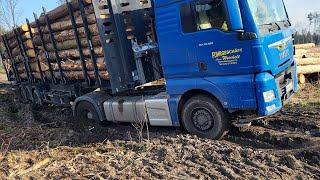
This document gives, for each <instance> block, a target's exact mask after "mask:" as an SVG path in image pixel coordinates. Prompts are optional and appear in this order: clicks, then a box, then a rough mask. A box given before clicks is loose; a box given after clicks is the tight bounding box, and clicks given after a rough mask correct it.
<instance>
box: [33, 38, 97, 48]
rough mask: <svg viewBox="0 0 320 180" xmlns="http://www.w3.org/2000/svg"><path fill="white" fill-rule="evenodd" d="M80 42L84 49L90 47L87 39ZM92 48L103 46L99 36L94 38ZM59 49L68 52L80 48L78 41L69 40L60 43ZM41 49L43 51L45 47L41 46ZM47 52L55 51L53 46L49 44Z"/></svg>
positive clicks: (58, 44)
mask: <svg viewBox="0 0 320 180" xmlns="http://www.w3.org/2000/svg"><path fill="white" fill-rule="evenodd" d="M80 41H81V46H82V48H87V47H89V44H88V41H87V39H86V38H82V39H81V40H80ZM92 46H93V47H97V46H101V43H100V37H99V36H94V37H92ZM57 48H58V50H59V51H63V50H68V49H77V48H78V46H77V41H76V40H68V41H63V42H58V43H57ZM39 49H41V50H43V47H42V46H39ZM47 50H48V51H50V52H52V51H54V48H53V45H52V44H47Z"/></svg>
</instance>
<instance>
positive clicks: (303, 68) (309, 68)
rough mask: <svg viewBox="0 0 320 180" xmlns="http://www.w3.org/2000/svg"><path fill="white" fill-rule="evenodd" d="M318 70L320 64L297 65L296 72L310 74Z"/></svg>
mask: <svg viewBox="0 0 320 180" xmlns="http://www.w3.org/2000/svg"><path fill="white" fill-rule="evenodd" d="M317 72H320V65H308V66H298V74H312V73H317Z"/></svg>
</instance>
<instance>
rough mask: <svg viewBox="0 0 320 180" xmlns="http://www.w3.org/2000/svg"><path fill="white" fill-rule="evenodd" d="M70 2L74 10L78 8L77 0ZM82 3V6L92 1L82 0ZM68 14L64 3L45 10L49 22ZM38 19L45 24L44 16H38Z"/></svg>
mask: <svg viewBox="0 0 320 180" xmlns="http://www.w3.org/2000/svg"><path fill="white" fill-rule="evenodd" d="M70 3H71V5H72V7H73V10H74V11H77V10H79V4H78V1H77V0H73V1H72V2H70ZM83 3H84V6H87V5H89V4H91V3H92V1H91V0H83ZM68 14H69V12H68V6H67V5H66V4H63V5H61V6H59V7H57V8H55V9H54V10H52V11H49V12H47V15H48V17H49V19H50V20H51V22H52V21H55V20H57V19H60V18H63V17H65V16H67V15H68ZM39 21H40V23H41V24H45V17H44V16H43V15H42V16H40V17H39ZM31 25H32V27H35V26H36V24H35V23H32V24H31Z"/></svg>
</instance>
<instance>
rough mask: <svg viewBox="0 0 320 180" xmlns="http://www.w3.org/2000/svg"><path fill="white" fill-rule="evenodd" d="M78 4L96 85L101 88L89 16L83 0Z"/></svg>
mask: <svg viewBox="0 0 320 180" xmlns="http://www.w3.org/2000/svg"><path fill="white" fill-rule="evenodd" d="M78 4H79V9H80V15H81V19H82V23H83V27H84V32H85V35H86V39H87V41H88V44H89V49H90V58H91V60H92V63H93V68H94V69H93V70H94V76H95V79H96V85H97V86H101V84H102V79H101V77H100V74H99V69H98V65H97V57H96V55H95V53H94V49H93V45H92V34H91V32H90V30H89V24H88V20H87V15H86V14H85V11H84V4H83V1H82V0H78Z"/></svg>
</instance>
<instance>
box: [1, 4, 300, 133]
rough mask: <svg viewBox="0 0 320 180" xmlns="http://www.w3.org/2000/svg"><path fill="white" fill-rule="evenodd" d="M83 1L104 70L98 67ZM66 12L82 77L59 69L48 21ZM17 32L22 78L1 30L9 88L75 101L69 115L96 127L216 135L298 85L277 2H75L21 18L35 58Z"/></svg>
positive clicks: (41, 101)
mask: <svg viewBox="0 0 320 180" xmlns="http://www.w3.org/2000/svg"><path fill="white" fill-rule="evenodd" d="M88 5H91V6H92V7H93V10H94V12H93V13H94V15H95V18H96V23H95V25H96V26H95V28H94V29H93V30H97V32H98V37H99V40H100V43H101V47H102V48H101V49H102V53H103V61H104V63H105V70H101V69H99V68H100V67H98V63H97V62H98V61H97V58H98V56H97V55H96V52H95V51H94V47H93V44H94V43H96V42H97V40H94V38H93V35H92V31H93V30H92V27H91V25H89V24H88V19H89V17H88V16H87V15H88V14H87V13H86V7H87V6H88ZM58 9H59V13H57V12H58ZM76 12H77V13H78V14H77V15H79V17H80V18H81V20H82V21H81V28H82V29H81V31H83V32H84V33H83V34H84V35H85V36H84V38H85V40H86V43H87V46H84V45H83V42H82V37H80V36H81V33H80V32H79V31H80V25H79V24H78V23H79V22H78V19H77V17H76V15H75V14H76ZM56 16H58V17H56ZM63 16H68V18H65V19H69V20H70V23H71V25H72V28H71V29H72V30H73V37H74V39H75V41H76V45H77V46H76V51H77V54H78V57H79V59H78V60H79V62H80V67H81V71H80V72H81V74H80V75H79V76H81V78H71V75H70V74H72V77H73V76H74V73H73V71H72V70H66V69H65V68H64V67H63V65H64V63H65V62H64V61H66V60H65V57H62V55H65V54H62V53H61V52H60V50H61V49H59V43H58V42H57V40H56V36H55V35H56V32H57V30H55V29H54V25H53V24H54V23H55V21H56V19H58V18H60V19H61V18H63ZM32 27H35V28H32ZM90 27H91V28H90ZM21 29H23V28H21V27H19V28H17V29H15V30H14V33H13V35H12V37H13V38H15V39H16V40H17V42H18V43H16V47H18V50H19V53H20V54H19V55H20V56H21V57H22V58H21V64H20V65H21V66H22V71H23V72H24V74H23V75H22V74H21V73H19V72H20V70H19V69H21V67H20V66H19V67H20V68H19V69H18V65H17V64H18V59H19V58H16V57H15V56H13V54H12V48H11V47H10V46H9V44H10V43H9V37H10V33H7V34H6V35H4V36H2V44H3V45H2V46H3V47H4V48H2V51H1V57H2V60H3V61H4V63H6V64H9V65H8V66H5V67H6V72H7V75H8V79H9V80H10V81H11V82H12V84H13V87H14V90H16V91H18V92H19V93H20V94H21V95H22V97H23V98H24V99H25V100H28V101H31V102H33V103H35V104H38V105H45V104H54V105H57V106H66V107H72V109H73V111H74V115H75V116H78V117H80V118H85V119H93V120H96V121H98V122H101V123H103V124H107V123H110V122H140V121H147V122H148V123H149V124H150V125H152V126H176V127H183V128H184V129H185V130H186V131H187V132H189V133H192V134H196V135H199V136H201V137H206V138H212V139H220V138H221V137H223V136H224V135H225V133H226V132H227V131H228V129H229V127H230V125H231V124H235V125H238V124H241V123H246V122H249V121H251V120H253V119H256V118H258V117H264V116H269V115H272V114H274V113H276V112H278V111H279V110H280V109H281V108H282V107H283V106H284V104H285V103H286V102H287V101H288V100H289V99H290V98H291V97H292V95H293V94H295V93H296V92H297V91H298V81H297V72H296V61H295V59H294V51H295V50H294V46H293V41H294V39H293V31H292V29H291V23H290V21H289V18H288V15H287V12H286V9H285V5H284V3H283V0H273V1H268V0H73V1H71V2H66V4H64V5H62V6H60V7H58V8H57V9H55V10H53V11H51V12H46V11H45V9H44V12H43V13H42V14H41V16H40V17H39V18H38V17H37V16H36V15H35V22H32V23H29V21H28V20H27V29H28V34H29V37H28V38H29V39H30V40H31V43H33V45H34V44H35V37H34V36H35V35H37V36H39V37H40V42H41V45H42V46H41V47H40V49H41V50H39V49H37V48H35V55H36V56H35V58H30V54H29V53H28V47H26V45H25V44H26V43H24V40H25V36H23V35H22V34H21ZM11 34H12V33H11ZM45 37H48V38H45ZM38 40H39V39H38ZM47 40H49V42H48V41H47ZM49 43H50V48H49V45H48V44H49ZM85 52H86V53H85ZM41 53H42V55H43V57H42V59H43V58H44V59H45V62H46V63H47V66H48V68H47V69H46V70H45V71H44V70H43V69H41V65H40V63H42V62H40V61H41V58H39V57H40V54H41ZM67 58H68V57H67ZM69 59H72V58H71V57H70V58H69ZM87 59H88V60H87ZM31 61H34V62H36V63H37V65H38V67H37V68H38V71H37V72H35V71H34V70H32V68H30V64H31ZM89 61H90V62H91V65H92V67H90V69H89V68H88V64H87V63H88V62H89ZM53 62H54V63H56V66H55V67H52V63H53ZM103 72H104V73H103ZM234 115H246V116H245V117H247V116H250V117H251V118H233V117H234ZM238 117H239V116H238ZM241 117H242V116H241Z"/></svg>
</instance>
